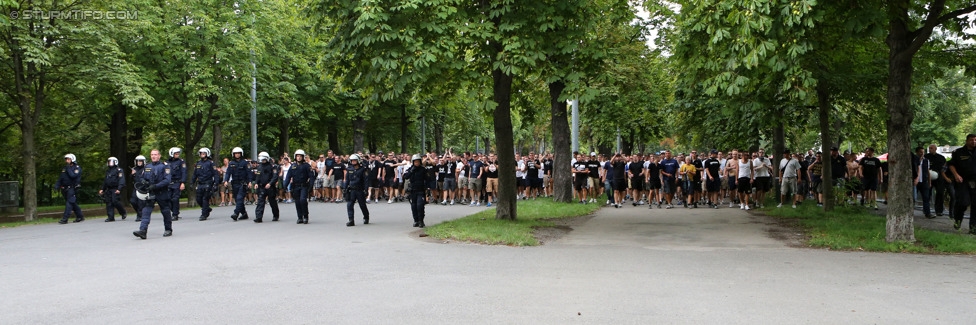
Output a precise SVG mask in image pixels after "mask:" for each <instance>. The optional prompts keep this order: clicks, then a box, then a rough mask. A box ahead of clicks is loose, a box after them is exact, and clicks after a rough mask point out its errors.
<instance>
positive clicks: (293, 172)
mask: <svg viewBox="0 0 976 325" xmlns="http://www.w3.org/2000/svg"><path fill="white" fill-rule="evenodd" d="M314 180H315V172H313V171H312V165H309V164H308V162H307V161H305V150H302V149H298V150H297V151H295V162H294V163H292V164H291V169H290V170H288V175H287V176H285V182H284V185H283V186H284V187H285V188H288V186H289V185H290V186H291V198H292V200H295V210H297V212H298V223H299V224H302V223H304V224H308V191H309V189H310V188H311V186H312V182H313V181H314Z"/></svg>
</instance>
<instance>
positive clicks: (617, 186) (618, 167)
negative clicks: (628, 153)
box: [611, 153, 627, 208]
mask: <svg viewBox="0 0 976 325" xmlns="http://www.w3.org/2000/svg"><path fill="white" fill-rule="evenodd" d="M612 159H613V160H612V163H613V164H612V165H611V166H612V168H613V182H612V183H611V185H612V186H613V202H614V206H615V207H617V208H619V207H621V206H622V203H623V202H624V192H625V191H627V163H626V162H624V157H623V156H621V155H620V154H619V153H618V154H616V155H614V156H613V158H612Z"/></svg>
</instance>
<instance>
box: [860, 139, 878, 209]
mask: <svg viewBox="0 0 976 325" xmlns="http://www.w3.org/2000/svg"><path fill="white" fill-rule="evenodd" d="M860 165H861V170H860V172H861V175H862V177H863V178H862V179H861V189H862V190H863V191H864V192H862V193H861V196H862V197H863V198H864V201H865V202H867V203H868V206H873V207H874V209H875V210H877V209H878V201H877V195H878V194H877V191H878V183H879V182H880V181H881V160H880V159H878V158H875V157H874V148H871V147H868V148H867V149H865V150H864V158H861V162H860Z"/></svg>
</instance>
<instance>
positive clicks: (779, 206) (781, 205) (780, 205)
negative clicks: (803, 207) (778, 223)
mask: <svg viewBox="0 0 976 325" xmlns="http://www.w3.org/2000/svg"><path fill="white" fill-rule="evenodd" d="M776 207H777V208H782V207H783V204H782V203H780V204H779V205H777V206H776ZM793 207H794V208H795V207H796V206H795V205H794V206H793Z"/></svg>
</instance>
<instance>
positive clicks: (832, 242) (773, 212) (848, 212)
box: [760, 200, 976, 254]
mask: <svg viewBox="0 0 976 325" xmlns="http://www.w3.org/2000/svg"><path fill="white" fill-rule="evenodd" d="M760 211H762V212H764V213H766V214H767V215H770V216H775V217H780V218H787V219H795V220H798V221H799V223H800V225H801V226H802V227H803V228H804V229H806V231H807V235H808V237H809V239H808V242H807V243H808V244H809V245H810V246H813V247H820V248H829V249H833V250H846V251H870V252H904V253H928V254H976V237H974V236H971V235H968V234H965V233H962V232H961V231H960V232H959V233H944V232H940V231H934V230H928V229H921V228H918V227H916V228H915V240H916V241H915V243H907V242H895V243H889V242H887V241H885V217H884V216H878V215H875V214H873V213H871V212H870V211H868V210H867V209H865V208H861V207H856V206H847V207H838V208H835V209H834V211H831V212H829V213H825V212H823V211H822V209H821V208H818V207H817V205H816V204H811V203H810V202H805V203H804V204H801V205H800V206H798V207H797V208H796V209H793V208H790V207H788V206H783V207H782V208H776V203H774V202H773V201H771V200H770V201H767V205H766V207H765V208H763V209H761V210H760Z"/></svg>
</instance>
